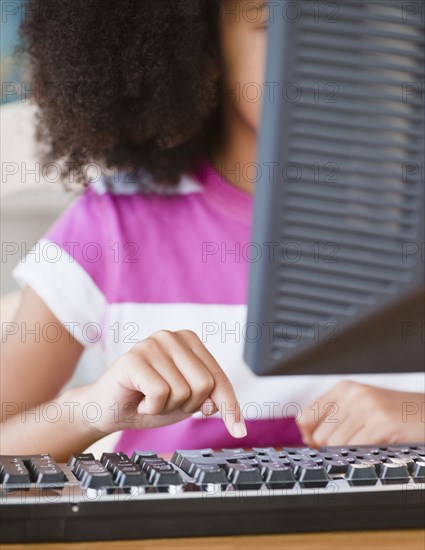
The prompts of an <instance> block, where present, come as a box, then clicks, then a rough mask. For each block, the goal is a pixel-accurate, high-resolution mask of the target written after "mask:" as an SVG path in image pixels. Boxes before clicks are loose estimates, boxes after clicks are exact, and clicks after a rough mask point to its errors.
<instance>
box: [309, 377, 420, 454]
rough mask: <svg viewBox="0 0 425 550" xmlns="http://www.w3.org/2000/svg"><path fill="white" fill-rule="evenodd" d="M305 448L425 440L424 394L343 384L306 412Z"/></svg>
mask: <svg viewBox="0 0 425 550" xmlns="http://www.w3.org/2000/svg"><path fill="white" fill-rule="evenodd" d="M299 428H300V430H301V433H302V436H303V440H304V442H305V443H306V445H310V446H316V447H322V446H327V445H359V444H360V445H362V444H363V445H369V444H371V445H374V444H400V443H401V444H402V443H409V442H410V443H415V442H422V441H424V440H425V394H424V393H412V392H401V391H394V390H388V389H384V388H377V387H374V386H369V385H366V384H359V383H357V382H352V381H349V380H344V381H341V382H339V383H338V384H336V385H335V386H333V387H332V388H331V389H330V390H329V391H328V392H326V393H325V394H324V395H322V396H321V397H320V398H319V399H318V400H317V401H316V402H315V403H312V404H311V405H310V406H308V407H306V408H305V409H304V410H303V414H302V418H301V420H300V421H299Z"/></svg>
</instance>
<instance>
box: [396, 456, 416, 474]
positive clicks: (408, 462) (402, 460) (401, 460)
mask: <svg viewBox="0 0 425 550" xmlns="http://www.w3.org/2000/svg"><path fill="white" fill-rule="evenodd" d="M391 462H392V463H393V464H402V465H404V466H406V468H407V470H408V472H409V474H412V473H413V470H414V468H415V461H414V460H413V458H411V456H393V457H392V458H391Z"/></svg>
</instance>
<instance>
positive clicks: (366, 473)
mask: <svg viewBox="0 0 425 550" xmlns="http://www.w3.org/2000/svg"><path fill="white" fill-rule="evenodd" d="M346 480H347V481H348V483H349V484H350V485H353V486H356V485H375V483H376V482H377V481H378V476H377V474H376V468H375V466H374V465H373V464H362V463H356V464H350V465H349V466H348V470H347V474H346Z"/></svg>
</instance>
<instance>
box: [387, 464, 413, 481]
mask: <svg viewBox="0 0 425 550" xmlns="http://www.w3.org/2000/svg"><path fill="white" fill-rule="evenodd" d="M380 477H381V482H382V483H407V482H408V481H409V479H410V476H409V471H408V469H407V466H406V465H405V464H394V463H392V462H387V463H385V464H382V467H381V473H380Z"/></svg>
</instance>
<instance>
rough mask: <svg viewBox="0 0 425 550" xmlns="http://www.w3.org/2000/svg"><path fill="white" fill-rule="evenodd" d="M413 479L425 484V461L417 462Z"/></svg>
mask: <svg viewBox="0 0 425 550" xmlns="http://www.w3.org/2000/svg"><path fill="white" fill-rule="evenodd" d="M412 476H413V479H414V480H415V481H419V482H420V483H425V461H424V462H419V461H418V462H416V464H415V467H414V469H413V473H412Z"/></svg>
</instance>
